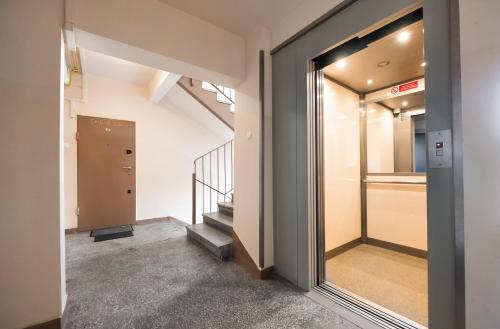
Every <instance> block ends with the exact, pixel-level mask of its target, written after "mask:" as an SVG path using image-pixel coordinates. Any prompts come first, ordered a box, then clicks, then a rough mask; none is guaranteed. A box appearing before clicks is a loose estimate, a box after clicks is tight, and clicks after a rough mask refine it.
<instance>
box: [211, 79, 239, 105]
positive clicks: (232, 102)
mask: <svg viewBox="0 0 500 329" xmlns="http://www.w3.org/2000/svg"><path fill="white" fill-rule="evenodd" d="M209 83H210V84H211V85H212V87H214V88H215V89H216V90H217V91H218V92H219V93H221V94H222V95H223V96H224V97H226V98H227V100H228V101H230V102H231V104H233V105H234V100H233V99H231V97H229V96H228V95H226V93H225V92H224V91H222V90H220V88H219V87H218V86H217V85H215V84H213V83H211V82H209Z"/></svg>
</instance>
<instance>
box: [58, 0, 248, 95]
mask: <svg viewBox="0 0 500 329" xmlns="http://www.w3.org/2000/svg"><path fill="white" fill-rule="evenodd" d="M132 22H133V23H132ZM71 26H74V31H75V32H76V43H77V45H80V46H82V47H83V48H86V49H90V50H94V51H98V52H101V53H104V54H107V55H111V56H114V57H119V58H123V59H126V60H129V61H132V62H137V63H141V64H144V65H147V66H151V67H154V68H157V69H161V70H164V71H168V72H173V73H177V74H183V75H186V76H189V77H192V78H197V79H200V80H203V79H205V80H210V81H213V82H217V83H220V84H223V85H224V84H225V85H229V86H233V85H235V84H237V83H239V82H241V81H242V80H244V78H245V42H244V40H243V38H241V37H240V36H238V35H236V34H234V33H231V32H228V31H226V30H223V29H221V28H219V27H216V26H215V25H212V24H210V23H208V22H206V21H204V20H201V19H199V18H197V17H194V16H192V15H189V14H187V13H185V12H182V11H180V10H178V9H175V8H173V7H171V6H169V5H167V4H165V3H162V2H161V1H158V0H128V1H116V0H114V1H101V0H66V27H67V28H70V27H71Z"/></svg>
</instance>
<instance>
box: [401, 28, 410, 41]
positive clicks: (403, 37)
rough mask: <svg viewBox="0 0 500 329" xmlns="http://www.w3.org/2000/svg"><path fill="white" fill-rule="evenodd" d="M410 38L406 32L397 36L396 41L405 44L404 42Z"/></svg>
mask: <svg viewBox="0 0 500 329" xmlns="http://www.w3.org/2000/svg"><path fill="white" fill-rule="evenodd" d="M410 36H411V34H410V32H408V31H404V32H401V33H399V34H398V41H399V42H406V41H408V40H410Z"/></svg>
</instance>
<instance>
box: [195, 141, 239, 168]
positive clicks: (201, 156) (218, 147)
mask: <svg viewBox="0 0 500 329" xmlns="http://www.w3.org/2000/svg"><path fill="white" fill-rule="evenodd" d="M233 141H234V139H231V140H230V141H229V142H225V143H224V144H222V145H221V146H217V147H216V148H214V149H213V150H211V151H208V152H207V153H205V154H203V155H200V156H199V157H197V158H196V159H194V162H195V163H196V161H197V160H200V159H201V158H203V157H204V156H206V155H209V154H210V153H212V152H215V151H217V150H218V149H220V148H222V147H223V146H224V145H227V144H230V143H233Z"/></svg>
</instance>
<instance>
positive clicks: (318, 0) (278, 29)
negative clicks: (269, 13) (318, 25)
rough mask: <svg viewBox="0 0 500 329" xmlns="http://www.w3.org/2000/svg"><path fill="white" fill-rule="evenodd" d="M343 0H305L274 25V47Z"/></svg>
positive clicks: (272, 28)
mask: <svg viewBox="0 0 500 329" xmlns="http://www.w3.org/2000/svg"><path fill="white" fill-rule="evenodd" d="M341 2H342V0H304V1H302V3H301V4H300V5H299V6H297V8H295V9H294V10H293V11H292V12H291V13H290V14H288V15H286V16H285V17H284V18H282V19H280V20H278V21H277V22H276V23H275V24H274V25H273V26H272V27H271V30H272V47H273V48H274V47H276V46H278V45H279V44H280V43H282V42H284V41H286V40H287V39H288V38H290V37H292V36H293V35H294V34H295V33H297V32H299V31H300V30H302V29H303V28H304V27H305V26H307V25H308V24H310V23H312V22H314V21H315V20H316V19H317V18H319V17H321V16H322V15H323V14H325V13H326V12H328V11H329V10H330V9H332V8H334V7H335V6H337V5H339V4H340V3H341Z"/></svg>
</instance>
